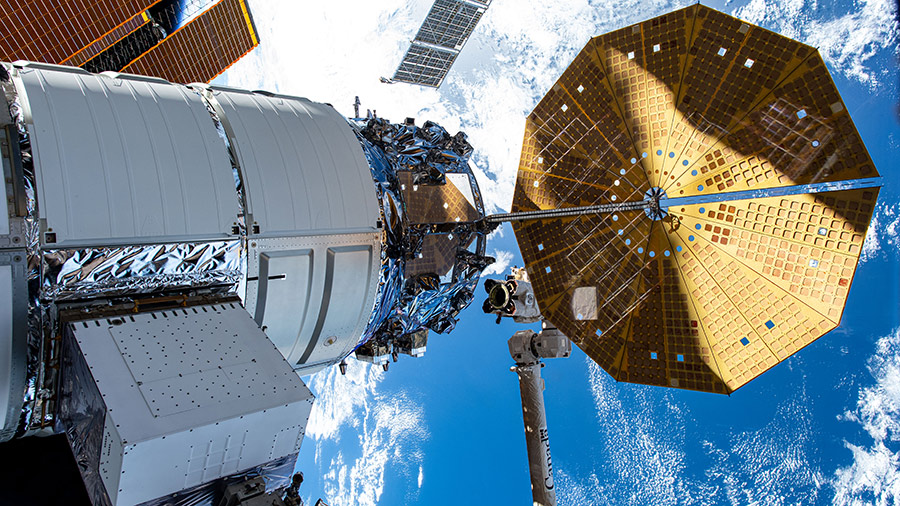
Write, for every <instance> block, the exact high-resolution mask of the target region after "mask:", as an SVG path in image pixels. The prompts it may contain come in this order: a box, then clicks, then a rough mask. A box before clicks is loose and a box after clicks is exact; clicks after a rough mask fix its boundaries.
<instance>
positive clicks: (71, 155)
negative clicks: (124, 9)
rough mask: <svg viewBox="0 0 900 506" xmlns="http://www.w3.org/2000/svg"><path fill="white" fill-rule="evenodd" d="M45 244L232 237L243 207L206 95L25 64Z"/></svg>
mask: <svg viewBox="0 0 900 506" xmlns="http://www.w3.org/2000/svg"><path fill="white" fill-rule="evenodd" d="M16 67H17V68H18V72H16V76H17V77H16V78H15V79H16V80H17V81H16V82H17V88H18V89H19V90H20V95H24V98H25V100H22V101H21V103H22V106H23V108H24V112H25V122H26V124H27V128H28V132H29V135H30V136H31V144H32V153H33V157H34V170H35V180H36V184H37V195H36V197H37V202H38V207H39V210H40V216H41V218H42V219H43V220H46V221H45V223H43V224H42V225H43V230H42V232H43V234H42V237H41V240H42V244H44V245H45V246H47V245H48V244H49V245H50V247H61V248H67V247H80V246H96V245H104V246H108V245H114V244H129V245H134V244H148V243H165V242H179V241H203V240H215V239H224V238H228V237H229V234H230V232H231V229H232V225H233V224H234V223H235V221H236V220H237V214H238V212H239V205H238V200H237V198H236V197H235V183H234V175H233V171H232V167H231V162H230V161H229V159H228V153H227V150H226V149H224V147H223V142H222V140H221V139H220V137H219V135H218V131H217V129H216V127H215V124H214V123H213V121H212V119H211V118H210V114H209V112H208V110H207V108H206V105H205V104H204V102H203V100H202V99H201V97H200V96H199V95H198V94H197V93H195V92H192V91H191V90H190V89H188V88H186V87H184V86H179V85H173V84H170V83H168V82H166V81H164V80H161V79H156V78H148V77H143V76H131V75H128V74H106V75H93V74H89V73H87V72H86V71H84V70H82V69H79V68H75V67H66V66H58V65H47V64H39V63H21V62H20V63H17V64H16Z"/></svg>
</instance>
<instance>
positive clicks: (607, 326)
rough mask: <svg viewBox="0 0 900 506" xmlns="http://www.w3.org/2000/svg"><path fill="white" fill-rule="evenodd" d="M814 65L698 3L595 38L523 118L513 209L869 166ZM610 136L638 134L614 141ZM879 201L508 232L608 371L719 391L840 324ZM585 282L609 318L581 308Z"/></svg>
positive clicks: (842, 197) (727, 204)
mask: <svg viewBox="0 0 900 506" xmlns="http://www.w3.org/2000/svg"><path fill="white" fill-rule="evenodd" d="M688 41H690V42H689V43H688ZM726 46H727V47H726ZM754 55H756V57H755V58H754ZM726 56H727V58H726ZM717 59H718V60H717ZM819 61H821V58H820V57H819V55H818V54H817V53H815V52H810V50H809V48H808V47H807V46H803V45H802V44H799V43H797V42H794V41H790V40H789V39H786V38H784V37H781V36H779V35H777V34H773V33H771V32H768V31H765V30H762V29H759V28H756V27H751V26H750V25H748V24H746V23H744V22H742V21H740V20H737V19H734V18H731V17H729V16H726V15H724V14H721V13H717V12H715V11H712V10H711V9H709V8H706V7H704V6H701V5H696V6H692V7H688V8H687V9H684V10H682V11H678V12H676V13H670V14H667V15H666V16H665V17H660V18H656V19H653V20H649V21H647V22H645V23H642V24H639V25H634V26H631V27H626V28H624V29H622V30H617V31H616V32H612V33H611V34H607V35H604V36H602V37H600V38H595V39H593V40H592V41H591V42H589V43H588V45H587V46H586V47H585V49H584V50H583V51H582V52H581V53H579V55H578V56H577V57H576V58H575V60H574V61H573V63H572V65H571V66H570V67H569V68H568V69H567V70H566V72H565V73H564V74H563V76H561V77H560V79H559V80H558V81H557V83H556V84H555V85H554V87H553V88H552V89H551V90H550V91H548V93H547V95H546V96H545V97H544V99H542V100H541V102H540V103H539V104H538V105H537V106H536V107H535V109H534V111H533V112H532V114H531V115H530V116H529V117H528V120H527V122H526V132H525V138H524V141H523V149H522V158H521V162H520V171H519V175H518V178H517V183H516V191H515V195H514V199H513V211H514V212H515V211H519V210H533V209H536V208H541V209H554V208H566V207H572V206H584V205H590V204H593V203H604V199H606V200H605V203H608V202H609V201H610V200H612V197H613V196H614V195H615V197H616V200H617V201H619V202H622V201H626V202H635V201H641V200H643V199H642V194H638V192H636V191H635V190H637V189H641V188H648V187H649V185H650V184H654V182H656V183H657V184H659V185H665V187H666V189H667V190H669V192H670V196H679V195H686V194H697V195H707V194H710V198H711V199H713V200H715V199H714V197H716V195H715V194H718V193H719V192H728V191H737V190H743V189H747V188H756V187H760V186H762V187H778V186H791V185H795V184H799V183H800V182H817V181H823V180H828V181H841V180H848V179H855V178H859V177H873V176H876V175H877V172H875V170H874V167H873V166H872V163H871V159H870V158H869V157H868V153H867V152H866V151H865V147H864V146H863V144H862V141H861V140H859V136H858V134H857V133H856V130H855V128H854V127H853V124H852V121H851V120H850V118H849V115H848V114H847V113H846V111H845V110H844V107H843V103H842V102H841V101H840V97H839V95H838V94H837V91H836V89H834V85H833V82H832V81H831V78H830V76H829V75H828V73H827V70H826V69H825V67H824V64H821V65H820V64H819V63H818V62H819ZM682 73H683V74H684V77H682V75H681V74H682ZM604 77H605V78H606V79H604ZM720 80H727V81H728V82H719V81H720ZM604 81H605V83H604ZM688 81H690V83H688ZM584 83H587V84H584ZM586 92H587V93H586ZM610 95H615V96H616V100H615V101H613V100H611V96H610ZM808 95H811V96H815V97H816V98H815V99H807V96H808ZM697 97H700V98H699V99H698V98H697ZM676 104H677V107H675V105H676ZM598 115H604V116H605V117H604V119H603V121H598ZM610 116H612V117H610ZM622 121H624V123H622ZM617 133H618V134H620V135H621V136H622V137H627V138H630V139H628V140H630V141H633V143H634V146H626V147H623V148H620V149H610V145H609V142H607V143H606V145H605V146H604V145H603V144H604V141H608V140H609V139H612V140H613V142H615V141H616V139H617V137H616V134H617ZM657 141H658V142H657ZM813 141H815V142H813ZM646 147H652V148H655V149H652V150H650V149H646ZM663 148H665V149H663ZM635 152H639V153H640V155H638V154H634V155H632V154H631V153H635ZM676 155H677V156H676ZM629 156H630V157H631V158H628V157H629ZM625 160H627V163H625ZM632 160H633V161H632ZM639 160H643V164H642V163H641V161H639ZM629 164H633V165H631V166H632V167H636V168H638V169H643V170H634V171H633V172H632V171H631V170H630V167H629ZM617 170H618V171H624V173H623V172H619V174H618V175H619V176H621V178H619V179H618V183H619V184H618V185H611V181H616V179H614V177H615V175H616V171H617ZM657 171H661V172H657ZM648 179H649V181H648ZM642 185H643V186H642ZM624 190H629V191H630V193H627V192H626V193H623V191H624ZM673 194H674V195H673ZM620 197H624V198H622V199H620ZM876 199H877V190H875V189H871V188H866V189H855V190H841V191H834V190H832V191H829V192H827V193H823V194H799V195H787V196H777V197H776V196H771V197H763V198H756V199H753V200H740V201H724V200H725V198H724V197H723V198H722V199H720V200H723V201H722V202H715V201H708V203H706V204H696V205H689V206H688V205H685V206H682V207H680V208H678V209H672V208H670V209H668V211H669V212H670V213H671V214H670V216H668V217H666V219H665V221H652V220H650V219H648V218H647V216H648V215H646V214H645V213H644V212H643V211H637V212H633V214H634V217H633V219H624V218H625V216H624V213H616V214H615V215H613V216H610V215H593V216H591V218H590V219H588V217H587V216H583V217H580V218H565V219H560V218H547V219H542V220H535V221H524V222H513V229H514V231H515V233H516V237H517V239H518V241H519V244H520V248H521V250H522V255H523V258H524V259H525V262H526V266H527V267H528V269H529V274H530V278H531V280H532V283H533V285H534V287H535V294H536V295H537V298H538V303H539V305H540V306H541V310H542V314H544V316H545V317H546V318H547V319H548V320H549V321H551V322H552V323H553V324H554V325H556V326H557V327H558V328H560V330H561V331H563V333H565V334H566V335H567V336H570V337H571V338H572V340H573V342H575V343H576V344H577V345H579V346H580V347H581V348H582V349H583V350H584V351H585V352H586V353H587V354H588V355H589V356H590V357H591V358H592V359H594V360H595V361H596V362H597V363H598V364H600V365H601V366H602V367H604V368H605V369H606V370H607V371H609V372H610V374H612V375H613V376H614V377H616V378H617V379H620V380H624V381H634V382H639V383H650V384H656V385H661V384H665V385H667V386H675V387H679V388H689V389H696V390H704V391H710V392H720V393H726V392H731V391H733V390H734V389H736V388H739V387H740V386H741V385H743V384H745V383H746V382H748V381H750V380H751V379H753V378H754V377H756V376H758V375H759V374H761V373H762V372H764V371H765V370H767V369H769V368H770V367H772V366H774V365H775V364H776V363H778V362H779V361H781V360H784V359H785V358H786V357H788V356H790V354H792V353H794V352H796V351H797V350H799V349H800V348H802V347H804V346H806V345H808V344H809V343H810V342H812V341H813V340H815V339H817V338H818V337H819V336H821V335H823V334H824V333H825V332H827V331H828V330H830V329H831V328H833V327H834V326H835V325H836V324H837V322H839V321H840V314H841V311H842V310H843V307H844V304H845V302H846V297H847V295H848V291H849V285H850V283H851V281H852V275H853V271H854V270H855V266H856V262H857V261H858V256H859V252H860V251H861V246H862V241H863V239H864V237H865V229H866V228H867V225H868V222H869V220H870V219H871V213H872V210H873V208H874V203H875V201H876ZM613 218H616V219H617V220H619V221H615V220H614V219H613ZM651 230H652V234H651V233H650V232H651ZM584 293H590V294H591V300H597V301H599V305H600V307H599V308H598V309H597V310H596V314H593V313H591V314H590V315H589V316H585V315H584V314H582V313H579V312H577V311H581V310H582V309H581V308H583V307H585V306H584V304H582V303H580V302H579V300H578V296H579V295H578V294H584ZM594 305H596V304H594Z"/></svg>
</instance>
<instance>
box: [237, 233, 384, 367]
mask: <svg viewBox="0 0 900 506" xmlns="http://www.w3.org/2000/svg"><path fill="white" fill-rule="evenodd" d="M248 256H249V259H248V270H249V272H258V273H259V275H258V277H257V278H248V281H247V298H246V300H245V303H246V304H247V310H248V311H250V313H251V314H253V315H254V317H255V319H256V322H257V323H258V324H259V325H261V326H262V327H263V328H264V329H265V330H266V334H267V335H268V336H269V338H270V339H271V340H272V342H274V343H275V345H276V346H278V349H279V350H280V351H281V353H282V354H283V355H284V356H285V357H287V359H288V362H289V363H290V364H291V365H293V366H294V367H295V368H296V369H297V372H298V373H299V374H301V375H303V376H306V375H308V374H313V373H315V372H316V371H318V370H320V369H321V368H323V367H325V366H327V365H329V364H332V363H334V361H335V359H339V358H342V357H345V356H346V355H347V354H348V353H350V352H351V351H353V349H354V348H355V347H356V346H357V345H358V344H359V339H360V336H361V335H363V333H364V331H365V328H366V325H367V324H368V322H369V319H370V318H371V315H372V306H373V305H374V301H375V297H376V293H377V291H378V276H379V272H380V267H381V236H380V234H379V233H377V232H368V233H359V234H330V235H321V236H302V237H285V238H270V239H254V240H251V241H250V247H249V255H248Z"/></svg>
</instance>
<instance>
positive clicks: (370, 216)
mask: <svg viewBox="0 0 900 506" xmlns="http://www.w3.org/2000/svg"><path fill="white" fill-rule="evenodd" d="M207 97H208V98H209V100H210V102H211V103H212V104H213V106H214V107H215V108H216V109H217V110H218V112H219V118H220V119H221V120H222V123H223V126H224V127H225V130H226V132H228V134H229V137H230V140H231V142H232V147H233V148H234V150H235V152H236V154H237V158H238V162H239V164H240V167H241V171H242V173H243V175H244V188H245V198H246V200H247V210H248V213H249V215H250V216H251V217H252V222H253V223H252V224H254V225H257V226H258V231H256V232H254V235H257V236H261V237H284V236H291V235H318V234H320V233H323V232H322V231H331V232H332V233H333V232H342V233H346V232H351V231H362V230H374V229H375V228H376V222H377V221H378V219H379V217H380V214H379V211H378V201H377V199H376V194H375V189H374V186H373V182H372V172H371V169H370V168H369V165H368V162H367V161H366V157H365V155H364V154H363V152H362V147H361V146H360V144H359V141H358V140H357V139H356V135H355V134H354V133H353V129H352V128H351V127H350V125H349V124H348V123H347V120H345V119H344V118H343V117H341V115H340V114H338V113H337V111H335V110H334V108H333V107H331V106H329V105H327V104H320V103H316V102H311V101H309V100H307V99H305V98H299V97H289V96H284V95H272V94H263V93H262V92H249V91H244V90H238V89H232V88H221V87H210V88H208V95H207Z"/></svg>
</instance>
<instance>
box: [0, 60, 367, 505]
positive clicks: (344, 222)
mask: <svg viewBox="0 0 900 506" xmlns="http://www.w3.org/2000/svg"><path fill="white" fill-rule="evenodd" d="M6 68H7V69H8V70H9V73H10V74H11V80H10V81H9V82H5V83H3V86H4V93H5V94H6V97H7V100H13V102H12V104H13V108H12V109H13V112H14V115H13V117H8V116H7V117H6V118H5V124H6V127H7V128H6V130H4V135H5V136H6V139H5V140H4V145H3V154H4V157H3V170H4V171H5V176H6V181H7V183H8V184H7V185H6V186H5V187H3V190H4V191H5V192H6V194H5V195H4V196H5V197H8V198H5V199H4V200H5V201H8V202H9V205H8V206H7V212H8V215H7V218H8V219H0V236H2V237H0V247H2V248H4V249H2V251H0V323H2V325H3V329H2V332H3V336H2V340H0V341H2V343H0V344H2V350H0V381H2V382H5V385H0V387H2V386H6V387H8V389H3V388H0V392H9V395H8V396H7V397H4V398H3V399H2V404H0V408H5V409H2V410H0V417H2V418H0V426H2V427H0V428H3V429H4V430H5V432H4V433H2V434H0V436H2V437H0V440H6V439H9V438H10V437H11V436H12V435H13V432H15V431H16V428H17V425H18V424H19V421H20V414H21V411H22V409H21V407H22V393H23V392H26V393H27V390H28V388H29V385H26V383H27V381H29V380H27V375H26V370H25V364H26V362H27V359H26V348H27V346H29V345H30V344H34V342H35V335H38V336H40V330H37V331H36V330H35V328H39V327H40V324H37V326H35V324H34V322H35V321H44V322H45V323H44V325H46V322H47V321H53V322H56V321H59V322H62V325H60V329H61V330H60V332H61V333H62V334H64V335H62V336H61V338H62V341H63V343H65V345H64V346H62V349H60V350H57V351H56V353H60V354H61V358H62V360H61V361H62V365H61V372H60V376H59V378H60V379H59V391H60V396H59V397H58V398H59V399H62V400H60V401H59V402H58V405H57V407H58V413H59V416H60V419H59V420H58V422H59V423H62V425H63V428H65V430H66V432H67V433H68V435H69V439H70V442H71V443H72V444H73V447H74V448H76V450H75V451H76V454H77V453H78V452H79V451H82V450H83V455H76V457H83V458H82V459H81V460H82V462H83V463H84V462H86V464H84V465H83V466H82V475H83V478H84V479H85V483H86V485H87V486H88V491H89V494H90V495H91V497H92V500H93V501H94V503H95V504H98V503H100V502H103V496H104V495H105V496H107V497H108V500H109V502H111V503H112V504H136V503H141V502H144V501H148V500H153V499H155V498H158V497H160V496H165V495H167V494H171V493H174V492H177V491H179V490H182V489H185V488H190V487H193V486H197V485H199V484H203V483H206V482H209V481H210V480H214V479H216V478H219V477H223V476H228V475H232V474H234V473H236V472H240V471H243V470H246V469H249V468H253V467H254V466H260V465H262V464H265V463H267V462H270V461H273V460H277V459H280V458H283V457H285V456H289V455H292V454H293V455H294V456H295V455H296V453H297V451H298V450H299V447H300V443H301V441H302V437H303V433H304V429H305V426H306V421H307V418H308V416H309V412H310V408H311V404H312V395H311V393H310V392H309V390H308V389H307V388H306V386H305V385H304V384H303V382H302V381H301V379H300V376H301V375H307V374H310V373H312V372H315V371H317V370H320V369H321V368H323V367H326V366H328V365H331V364H334V363H336V362H338V361H340V360H341V359H342V358H343V357H345V356H347V355H348V354H349V353H350V352H351V351H352V350H353V349H354V348H356V347H357V346H358V344H359V339H360V336H361V335H362V334H363V331H364V329H365V328H366V325H367V324H368V322H369V320H370V317H371V315H372V313H373V307H374V306H375V304H376V299H377V297H378V279H379V278H378V276H379V268H380V265H381V257H382V251H381V250H382V231H381V223H380V221H379V220H380V214H379V204H378V202H377V198H376V192H375V189H374V186H373V181H372V174H371V172H370V168H369V166H368V164H367V161H366V157H365V156H364V154H363V152H362V149H361V147H360V144H359V141H358V140H357V138H356V136H355V134H354V132H353V129H352V128H351V127H350V126H349V124H348V123H347V121H346V120H345V119H343V118H342V117H341V116H340V115H339V114H338V113H337V112H336V111H335V110H334V109H333V108H332V107H331V106H329V105H325V104H319V103H314V102H311V101H309V100H306V99H303V98H296V97H288V96H281V95H273V94H264V93H261V92H260V93H253V92H248V91H243V90H236V89H229V88H221V87H214V86H208V85H204V84H199V85H191V86H183V85H176V84H171V83H169V82H167V81H164V80H160V79H155V78H148V77H143V76H134V75H125V74H115V73H105V74H101V75H92V74H89V73H87V72H85V71H83V70H81V69H78V68H72V67H62V66H54V65H45V64H34V63H25V62H18V63H16V64H13V65H8V66H7V67H6ZM4 109H5V108H4ZM16 113H17V114H18V118H16V117H15V115H16ZM17 127H18V129H19V130H18V132H19V134H18V135H19V138H20V140H21V139H22V138H27V140H28V145H27V146H26V147H27V148H28V149H29V150H30V152H29V153H28V156H30V158H29V159H28V161H29V163H26V164H25V165H26V166H28V167H30V168H29V169H28V170H26V174H25V177H24V178H23V177H22V175H21V174H20V175H16V174H13V172H15V171H16V170H17V169H16V167H17V166H21V165H22V164H21V163H17V161H16V160H15V157H16V156H24V155H20V154H17V153H16V151H17V150H16V149H13V148H15V147H17V146H16V140H15V137H16V135H17V134H16V128H17ZM29 164H30V165H29ZM29 171H30V172H29ZM11 181H12V183H10V182H11ZM21 181H24V183H23V185H24V187H25V188H24V189H23V188H14V186H15V185H16V184H18V183H20V182H21ZM0 186H3V185H0ZM23 200H24V201H26V202H25V205H22V201H23ZM54 259H62V260H60V261H59V263H58V264H53V261H54ZM63 260H64V261H63ZM79 261H81V263H79ZM104 262H107V263H109V266H108V268H107V267H103V265H105V264H104ZM142 262H143V263H142ZM26 264H27V265H26ZM73 265H74V267H73ZM53 266H55V267H53ZM51 267H53V268H51ZM217 276H218V277H217ZM26 282H27V283H30V285H27V286H26ZM140 283H147V284H148V285H150V286H149V289H152V288H153V286H152V284H153V283H169V284H170V285H171V286H173V287H176V288H182V289H184V290H190V289H193V288H197V289H198V290H199V289H200V288H202V289H203V290H199V291H198V292H197V293H187V294H183V295H180V296H179V297H180V298H178V297H175V299H176V300H177V302H178V303H177V304H175V305H169V306H165V307H163V306H159V307H154V306H152V305H149V306H146V307H144V306H140V304H139V303H138V302H135V301H136V300H137V299H138V297H137V296H135V294H141V293H145V292H142V287H141V286H140ZM29 286H30V287H31V288H32V289H36V290H37V292H34V293H32V292H29V288H28V287H29ZM38 287H39V288H38ZM229 287H230V288H229ZM204 290H205V291H204ZM150 291H152V290H150ZM146 293H149V292H146ZM129 294H130V295H131V298H130V299H128V303H127V304H126V303H121V304H120V302H121V300H120V299H117V298H116V297H119V296H124V295H129ZM85 296H88V299H90V300H91V301H94V302H93V305H91V303H86V302H84V301H83V299H84V297H85ZM79 297H81V299H79ZM101 299H102V300H105V301H107V302H106V303H105V306H100V307H98V306H97V304H96V301H97V300H101ZM76 300H80V301H81V302H78V304H80V305H78V306H77V307H74V308H73V307H68V306H67V305H66V301H76ZM29 308H30V316H28V315H27V314H26V313H27V312H28V311H29ZM41 318H43V320H41ZM35 319H37V320H35ZM26 322H29V323H27V324H26ZM29 336H30V337H29ZM39 340H40V339H38V341H39ZM48 346H50V345H49V344H48ZM79 371H80V372H79ZM42 374H44V376H46V375H50V374H52V371H46V372H45V373H42ZM45 379H46V378H45ZM39 381H40V378H39ZM30 388H32V389H34V385H31V386H30ZM37 397H38V398H39V397H40V396H39V395H38V396H37ZM44 402H45V404H43V406H45V407H46V406H47V404H46V403H47V402H49V401H47V400H45V401H44ZM31 416H32V418H33V420H38V418H39V417H40V416H46V414H41V413H32V414H31ZM38 421H40V420H38ZM98 427H99V429H98ZM98 434H101V435H100V436H98ZM79 438H81V439H79ZM163 456H164V458H162V457H163ZM161 463H162V464H161Z"/></svg>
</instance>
